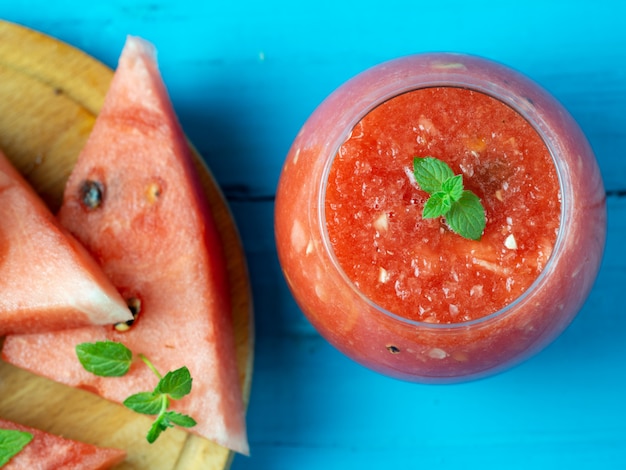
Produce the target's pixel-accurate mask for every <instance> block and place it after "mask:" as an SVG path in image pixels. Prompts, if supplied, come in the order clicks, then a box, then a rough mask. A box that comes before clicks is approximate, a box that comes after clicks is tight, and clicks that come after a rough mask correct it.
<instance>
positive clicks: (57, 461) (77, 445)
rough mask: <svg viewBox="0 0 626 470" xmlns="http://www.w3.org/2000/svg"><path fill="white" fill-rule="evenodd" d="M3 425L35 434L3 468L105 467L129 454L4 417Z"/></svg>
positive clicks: (83, 469) (99, 469) (79, 469)
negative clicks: (48, 431)
mask: <svg viewBox="0 0 626 470" xmlns="http://www.w3.org/2000/svg"><path fill="white" fill-rule="evenodd" d="M0 429H12V430H16V431H24V432H28V433H30V434H32V435H33V440H32V441H30V443H28V444H27V445H26V447H24V448H23V449H22V451H21V452H20V453H19V454H17V455H15V456H14V457H13V458H12V459H11V460H9V462H8V463H7V464H6V465H5V466H3V467H2V468H3V470H22V469H23V470H59V469H64V470H104V469H107V468H110V467H112V466H113V465H116V464H118V463H120V462H122V461H123V460H124V459H125V458H126V452H125V451H123V450H121V449H113V448H109V447H97V446H95V445H92V444H87V443H84V442H78V441H74V440H71V439H67V438H63V437H61V436H57V435H55V434H50V433H47V432H45V431H42V430H39V429H35V428H32V427H29V426H24V425H22V424H18V423H15V422H12V421H8V420H5V419H1V418H0Z"/></svg>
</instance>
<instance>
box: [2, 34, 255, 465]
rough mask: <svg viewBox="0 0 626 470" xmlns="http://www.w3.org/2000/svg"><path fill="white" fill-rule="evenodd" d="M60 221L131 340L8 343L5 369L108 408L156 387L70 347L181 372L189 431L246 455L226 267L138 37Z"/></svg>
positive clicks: (141, 372) (97, 330) (141, 369)
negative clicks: (97, 269)
mask: <svg viewBox="0 0 626 470" xmlns="http://www.w3.org/2000/svg"><path fill="white" fill-rule="evenodd" d="M59 219H60V220H61V222H62V224H63V225H65V226H66V227H67V228H68V229H69V230H70V231H71V232H72V233H73V234H74V235H75V236H76V237H77V238H78V239H79V240H80V241H81V242H82V243H83V244H84V245H85V246H86V247H87V249H88V250H89V251H90V252H91V253H92V254H93V255H94V256H95V258H96V259H97V260H98V261H99V263H100V264H101V266H102V268H103V270H104V272H105V273H106V275H107V276H108V277H109V278H110V279H111V280H112V281H113V284H114V285H115V286H116V287H117V288H118V290H119V291H120V292H121V293H122V296H123V297H124V298H125V299H127V301H128V302H129V304H134V306H135V307H136V310H138V311H139V313H138V315H137V317H136V319H135V322H134V323H133V324H132V326H130V328H128V330H127V331H118V330H116V329H115V328H113V327H90V328H79V329H74V330H72V331H61V332H55V333H54V334H39V335H23V336H9V337H7V338H6V340H5V344H4V348H3V357H4V358H5V360H7V361H8V362H10V363H13V364H15V365H17V366H18V367H22V368H24V369H27V370H30V371H32V372H34V373H36V374H40V375H43V376H46V377H49V378H52V379H54V380H56V381H58V382H61V383H65V384H68V385H70V386H74V387H81V388H84V389H87V390H90V391H93V392H95V393H98V394H100V395H101V396H103V397H105V398H107V399H109V400H111V401H115V402H122V401H123V400H124V399H125V398H127V397H128V396H129V395H130V394H133V393H137V392H143V391H148V390H152V389H153V388H154V386H155V385H156V379H155V377H154V375H153V373H152V372H151V371H150V370H149V369H148V368H147V367H146V366H145V365H144V364H142V363H141V361H137V362H138V363H136V364H134V365H133V367H132V368H131V371H130V372H129V373H128V374H127V375H126V376H124V377H119V378H118V377H116V378H102V377H96V376H95V375H92V374H90V373H88V372H86V371H85V370H83V368H82V367H81V365H80V364H79V362H78V360H77V358H76V354H75V351H74V349H75V346H76V345H77V344H79V343H83V342H95V341H103V340H105V339H109V340H112V341H118V342H121V343H123V344H125V345H126V346H127V347H128V348H129V349H131V351H133V352H134V353H135V354H138V353H143V354H145V355H146V356H147V357H148V358H149V359H150V361H151V362H152V363H153V364H154V365H155V367H156V368H157V369H158V370H159V371H160V372H161V373H162V374H165V373H166V372H168V371H172V370H175V369H178V368H180V367H182V366H187V367H188V368H189V370H190V372H191V376H192V377H193V388H192V391H191V393H190V394H189V395H187V396H185V397H184V398H183V399H182V400H179V401H176V402H173V404H172V409H173V410H175V411H178V412H180V413H184V414H187V415H190V416H192V417H193V418H194V419H195V420H196V421H197V423H198V424H197V425H196V426H195V427H193V428H191V429H190V431H191V432H195V433H197V434H199V435H201V436H203V437H206V438H208V439H210V440H212V441H214V442H217V443H218V444H220V445H222V446H224V447H227V448H229V449H232V450H234V451H237V452H240V453H242V454H248V451H249V449H248V442H247V437H246V427H245V409H244V405H243V397H242V391H241V386H240V382H239V376H238V370H237V363H236V358H235V341H234V330H233V324H232V316H231V308H230V295H229V283H228V277H227V271H226V260H225V258H224V255H223V250H222V245H221V241H220V240H219V233H218V232H217V228H216V226H215V223H214V220H213V218H212V216H211V213H210V210H209V208H208V202H207V201H206V198H205V196H204V194H203V192H202V187H201V185H200V183H199V180H198V176H197V173H196V171H195V167H194V163H193V160H192V154H191V151H190V148H189V145H188V143H187V141H186V138H185V136H184V135H183V132H182V130H181V128H180V125H179V123H178V121H177V118H176V116H175V114H174V110H173V108H172V104H171V103H170V101H169V97H168V94H167V91H166V88H165V85H164V83H163V82H162V79H161V76H160V74H159V71H158V68H157V63H156V58H155V51H154V48H153V47H152V45H151V44H149V43H147V42H146V41H144V40H142V39H139V38H134V37H129V38H128V40H127V42H126V45H125V47H124V50H123V52H122V55H121V57H120V61H119V65H118V68H117V70H116V72H115V75H114V78H113V81H112V82H111V85H110V89H109V91H108V93H107V96H106V98H105V102H104V105H103V108H102V110H101V112H100V114H99V116H98V118H97V120H96V123H95V126H94V128H93V130H92V133H91V135H90V137H89V139H88V142H87V144H86V146H85V148H84V149H83V151H82V152H81V155H80V156H79V159H78V162H77V164H76V166H75V168H74V170H73V172H72V174H71V176H70V179H69V181H68V184H67V187H66V190H65V195H64V201H63V204H62V207H61V209H60V212H59ZM146 431H147V430H146ZM157 444H158V442H157Z"/></svg>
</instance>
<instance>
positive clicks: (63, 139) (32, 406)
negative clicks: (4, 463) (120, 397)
mask: <svg viewBox="0 0 626 470" xmlns="http://www.w3.org/2000/svg"><path fill="white" fill-rule="evenodd" d="M120 52H121V51H120ZM112 76H113V71H112V70H110V69H109V68H107V67H106V66H104V65H103V64H101V63H100V62H98V61H96V60H94V59H93V58H91V57H89V56H87V55H86V54H84V53H83V52H81V51H79V50H77V49H75V48H73V47H71V46H68V45H67V44H64V43H62V42H60V41H58V40H56V39H53V38H51V37H49V36H46V35H43V34H41V33H38V32H36V31H32V30H29V29H26V28H24V27H21V26H18V25H15V24H12V23H8V22H4V21H0V148H1V149H2V150H3V151H4V152H5V154H6V155H7V156H8V157H9V158H10V159H11V161H12V162H13V163H14V164H15V165H16V167H17V168H18V169H19V170H20V171H21V172H22V174H24V175H25V176H26V178H27V179H28V180H29V181H30V183H31V184H32V185H33V186H34V187H35V189H36V190H37V191H38V192H39V194H40V195H41V196H42V197H43V198H44V200H45V201H46V202H47V203H48V205H49V206H50V208H51V209H52V210H53V211H56V210H57V209H58V207H59V205H60V202H61V200H62V195H63V188H64V186H65V181H66V180H67V177H68V175H69V173H70V171H71V169H72V167H73V165H74V162H75V161H76V158H77V156H78V154H79V152H80V151H81V149H82V147H83V145H84V144H85V141H86V139H87V137H88V135H89V132H90V130H91V128H92V126H93V124H94V120H95V117H96V115H97V113H98V110H99V109H100V106H101V105H102V102H103V100H104V96H105V94H106V92H107V89H108V86H109V82H110V81H111V78H112ZM194 153H195V155H196V161H197V163H198V171H199V173H200V175H201V178H202V181H203V184H204V188H205V193H206V196H207V198H208V200H209V202H210V203H211V206H212V209H213V212H214V215H215V217H216V220H217V223H218V226H219V229H220V232H221V235H222V240H223V244H224V249H225V251H226V254H227V259H228V262H229V266H228V268H229V276H230V281H231V296H232V304H233V312H232V314H233V319H234V322H235V334H236V345H237V359H238V367H239V373H240V379H241V385H242V390H243V394H244V400H245V402H246V403H247V402H248V397H249V393H250V383H251V378H252V362H253V319H252V318H253V317H252V296H251V293H250V286H249V280H248V271H247V265H246V261H245V255H244V252H243V249H242V246H241V242H240V238H239V233H238V231H237V228H236V226H235V223H234V220H233V218H232V215H231V213H230V210H229V208H228V205H227V203H226V200H225V199H224V197H223V195H222V193H221V191H220V189H219V188H218V186H217V184H216V182H215V180H214V179H213V176H212V174H211V172H210V170H209V169H208V168H207V167H206V166H205V165H204V164H203V162H202V159H201V157H200V156H199V155H198V153H197V152H195V150H194ZM34 287H35V288H36V286H34ZM0 295H2V294H1V293H0ZM0 416H2V417H4V418H7V419H10V420H14V421H17V422H20V423H23V424H26V425H29V426H33V427H37V428H40V429H43V430H46V431H49V432H53V433H56V434H60V435H63V436H66V437H69V438H72V439H77V440H80V441H84V442H89V443H92V444H96V445H100V446H106V447H118V448H123V449H125V450H126V451H127V452H128V458H127V459H126V461H125V462H124V463H122V464H121V465H119V466H117V467H115V468H116V469H141V470H145V469H149V470H173V469H177V470H195V469H202V470H214V469H215V470H222V469H225V468H228V467H229V466H230V462H231V461H232V458H233V453H232V452H230V451H229V450H227V449H224V448H222V447H219V446H217V445H216V444H213V443H212V442H209V441H207V440H206V439H202V438H200V437H197V436H194V435H192V434H187V433H186V432H184V431H182V430H180V429H170V430H168V431H167V432H166V433H164V434H163V435H162V436H161V437H160V438H159V440H158V441H157V442H156V443H155V444H152V445H150V444H148V443H147V442H146V440H145V434H146V431H147V429H148V427H149V425H150V422H151V421H150V419H149V418H148V417H146V416H142V415H138V414H136V413H134V412H132V411H130V410H128V409H126V408H124V407H123V406H121V405H117V404H113V403H110V402H108V401H106V400H103V399H101V398H100V397H98V396H96V395H94V394H91V393H88V392H85V391H81V390H76V389H73V388H70V387H67V386H65V385H61V384H58V383H55V382H52V381H50V380H47V379H43V378H41V377H37V376H34V375H32V374H30V373H27V372H25V371H22V370H20V369H17V368H15V367H13V366H10V365H9V364H6V363H3V362H0Z"/></svg>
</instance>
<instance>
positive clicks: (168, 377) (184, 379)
mask: <svg viewBox="0 0 626 470" xmlns="http://www.w3.org/2000/svg"><path fill="white" fill-rule="evenodd" d="M191 380H192V379H191V374H190V373H189V369H187V368H186V367H184V366H183V367H181V368H180V369H177V370H175V371H173V372H168V373H167V374H165V376H164V377H163V378H162V379H161V380H160V381H159V384H158V385H157V389H156V390H157V391H158V392H160V393H165V394H167V395H169V396H170V397H172V398H173V399H174V400H179V399H181V398H182V397H184V396H185V395H188V394H189V392H191Z"/></svg>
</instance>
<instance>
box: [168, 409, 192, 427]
mask: <svg viewBox="0 0 626 470" xmlns="http://www.w3.org/2000/svg"><path fill="white" fill-rule="evenodd" d="M165 418H166V419H167V420H169V421H170V422H172V423H174V424H176V425H177V426H181V427H183V428H191V427H193V426H195V425H196V424H197V423H196V420H195V419H193V418H192V417H191V416H187V415H184V414H181V413H177V412H176V411H167V412H165Z"/></svg>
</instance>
